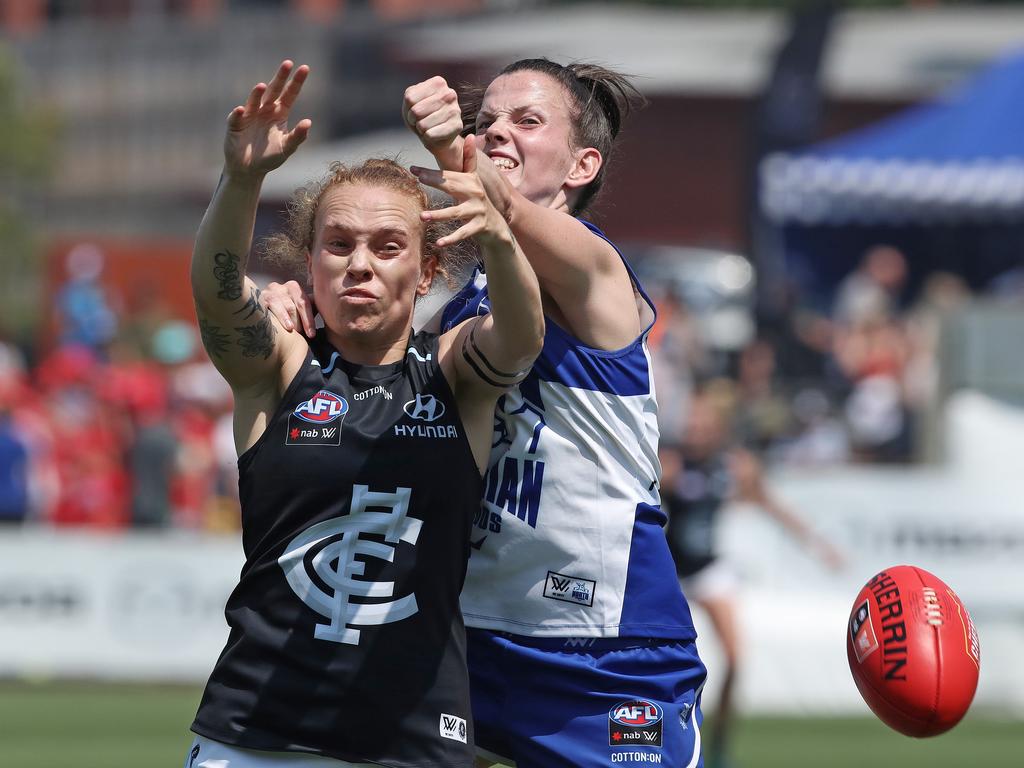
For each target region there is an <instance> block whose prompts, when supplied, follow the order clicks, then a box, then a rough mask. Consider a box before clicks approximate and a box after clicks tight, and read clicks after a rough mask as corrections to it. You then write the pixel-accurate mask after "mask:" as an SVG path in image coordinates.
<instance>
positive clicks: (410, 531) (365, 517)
mask: <svg viewBox="0 0 1024 768" xmlns="http://www.w3.org/2000/svg"><path fill="white" fill-rule="evenodd" d="M411 495H412V491H411V490H410V489H409V488H397V489H396V490H395V492H394V493H380V492H375V491H370V489H369V488H368V487H367V486H365V485H357V486H354V487H353V489H352V504H351V512H350V513H349V514H348V515H345V516H344V517H336V518H333V519H331V520H324V521H323V522H322V523H317V524H316V525H314V526H311V527H310V528H307V529H306V530H305V531H303V532H302V533H301V534H299V535H298V536H296V537H295V538H294V539H292V540H291V541H290V542H289V543H288V546H287V547H285V552H284V554H283V555H281V557H279V558H278V560H277V562H278V565H280V566H281V568H282V569H283V570H284V575H285V578H286V579H287V580H288V585H289V586H290V587H291V588H292V590H293V591H294V592H295V594H296V595H298V596H299V598H300V599H301V600H302V602H304V603H305V604H306V605H308V606H309V607H310V608H312V609H313V610H314V611H316V612H317V613H319V614H320V615H321V616H324V617H326V618H327V619H329V620H330V621H329V622H328V623H327V624H317V625H316V629H315V630H314V631H313V636H314V637H315V638H317V639H318V640H328V641H330V642H334V643H346V644H348V645H358V644H359V637H360V631H359V630H358V629H355V628H354V627H360V626H374V625H380V624H391V623H393V622H396V621H401V620H402V619H407V618H409V617H410V616H413V615H414V614H416V612H417V611H418V610H419V606H418V605H417V603H416V594H415V593H410V594H408V595H404V596H402V597H399V598H396V599H394V600H386V601H382V600H379V598H388V597H394V592H395V583H394V582H390V581H368V580H365V579H358V578H355V577H357V576H362V575H363V573H364V572H365V570H366V563H365V562H364V560H363V559H359V560H357V559H356V557H357V556H359V557H361V558H364V559H365V558H367V557H375V558H379V559H381V560H386V561H388V562H394V558H395V550H396V548H397V547H398V542H399V541H404V542H406V543H408V544H413V545H415V544H416V540H417V539H418V538H419V535H420V527H421V526H422V525H423V522H422V521H421V520H417V519H416V518H414V517H408V516H407V515H406V513H407V512H408V509H409V499H410V497H411ZM371 507H372V508H373V509H386V510H388V511H386V512H371V511H369V509H370V508H371ZM363 534H376V536H377V538H376V539H364V538H362V535H363ZM381 536H383V538H384V540H383V541H381V540H380V538H379V537H381ZM314 575H315V577H316V578H314ZM325 587H326V588H325ZM366 597H372V598H375V599H377V600H378V601H377V602H373V603H365V602H358V598H366Z"/></svg>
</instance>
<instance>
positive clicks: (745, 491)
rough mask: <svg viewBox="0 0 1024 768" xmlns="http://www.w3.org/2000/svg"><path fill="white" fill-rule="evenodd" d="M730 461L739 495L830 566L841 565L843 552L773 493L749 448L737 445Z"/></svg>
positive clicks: (739, 497)
mask: <svg viewBox="0 0 1024 768" xmlns="http://www.w3.org/2000/svg"><path fill="white" fill-rule="evenodd" d="M729 465H730V469H731V470H732V474H733V477H734V478H735V480H736V499H737V500H738V501H749V502H752V503H753V504H755V505H757V507H758V508H759V509H761V510H762V511H764V512H765V513H767V514H768V515H770V516H771V517H773V518H775V519H776V520H777V521H778V522H779V523H781V524H782V526H783V527H784V528H785V529H786V530H787V531H788V532H789V533H790V534H791V535H792V536H794V537H795V538H796V539H797V540H798V541H800V543H801V544H803V545H804V546H805V547H807V548H808V549H809V550H811V551H812V552H813V553H814V554H815V555H816V556H817V557H818V558H820V559H821V560H822V562H824V563H825V564H826V565H827V566H828V567H829V568H833V569H837V568H841V567H842V566H843V564H844V563H845V558H844V557H843V555H842V553H841V552H840V551H839V550H838V549H836V548H835V547H834V546H833V545H832V543H831V542H830V541H828V539H826V538H824V537H823V536H821V535H820V534H818V532H817V531H815V530H814V529H813V528H811V527H810V526H809V525H807V524H806V523H805V522H804V521H803V520H801V519H800V518H799V517H797V516H796V515H794V514H793V513H792V512H791V511H790V510H789V509H788V508H787V507H786V506H785V505H784V504H783V503H782V502H781V501H780V500H779V499H778V498H777V497H776V496H775V494H774V493H772V492H771V491H770V490H769V488H768V485H767V483H765V480H764V471H763V469H762V467H761V462H760V461H759V460H758V459H757V457H756V456H754V454H752V453H750V452H749V451H746V450H743V449H738V450H734V451H733V452H732V453H731V454H730V455H729Z"/></svg>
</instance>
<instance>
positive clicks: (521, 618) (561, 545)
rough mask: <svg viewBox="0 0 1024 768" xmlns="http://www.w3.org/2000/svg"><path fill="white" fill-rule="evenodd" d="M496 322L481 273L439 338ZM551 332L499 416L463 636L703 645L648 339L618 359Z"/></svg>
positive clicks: (450, 311)
mask: <svg viewBox="0 0 1024 768" xmlns="http://www.w3.org/2000/svg"><path fill="white" fill-rule="evenodd" d="M583 223H584V224H585V225H586V226H587V227H588V228H589V229H590V230H591V231H593V233H594V234H595V235H596V236H598V237H601V238H603V239H605V240H607V238H606V237H605V235H604V234H603V233H602V232H601V231H600V230H599V229H598V228H597V227H595V226H593V225H592V224H590V223H588V222H583ZM609 242H610V241H609ZM612 245H613V247H614V244H612ZM623 263H625V261H624V262H623ZM626 268H627V270H629V266H628V264H627V265H626ZM629 271H630V275H631V277H632V278H633V281H634V283H635V285H636V287H637V291H638V292H639V293H640V296H641V297H642V298H643V300H644V301H646V302H647V303H648V304H649V305H651V309H652V310H653V309H654V307H653V304H652V303H651V301H650V299H649V298H648V297H647V295H646V294H645V293H644V292H643V289H642V288H641V287H640V285H639V283H638V282H637V281H636V277H635V275H633V272H632V270H629ZM488 311H489V306H488V299H487V288H486V279H485V276H484V275H482V274H480V273H479V272H477V273H476V274H474V276H473V278H472V279H471V280H470V282H469V283H467V285H466V286H465V287H464V288H463V289H462V290H461V291H460V292H459V293H457V294H456V295H455V296H454V297H453V298H452V299H451V301H450V302H449V303H448V305H447V307H446V308H445V311H444V315H443V319H442V323H443V329H444V330H448V329H450V328H451V327H453V326H454V325H457V324H458V323H460V322H462V321H463V320H466V319H467V318H469V317H473V316H477V315H482V314H486V313H487V312H488ZM546 322H547V331H546V334H545V337H544V348H543V350H542V351H541V353H540V357H538V359H537V361H536V363H534V366H533V370H532V372H531V373H530V375H529V376H528V377H527V378H526V379H525V380H524V381H523V382H522V383H521V384H520V385H519V386H518V388H516V389H513V390H511V391H509V392H508V393H507V394H506V395H504V396H503V397H502V398H501V399H500V400H499V402H498V407H497V409H496V412H495V432H494V441H493V446H492V450H491V457H490V461H489V468H488V471H487V476H486V478H485V491H484V500H483V503H482V506H481V509H480V512H479V514H478V515H477V516H476V520H475V527H474V529H473V533H472V538H471V543H472V546H473V551H472V554H471V557H470V561H469V573H468V575H467V578H466V584H465V587H464V588H463V592H462V601H461V602H462V611H463V615H464V617H465V621H466V625H467V626H470V627H479V628H482V629H492V630H498V631H504V632H511V633H514V634H519V635H532V636H551V637H557V636H579V637H664V638H677V639H687V638H693V637H695V632H694V630H693V623H692V620H691V618H690V611H689V608H688V606H687V604H686V600H685V599H684V598H683V595H682V593H681V592H680V590H679V585H678V581H677V579H676V572H675V566H674V565H673V562H672V557H671V555H670V553H669V549H668V544H667V542H666V539H665V534H664V525H665V522H666V518H665V515H664V514H663V513H662V511H661V508H660V498H659V494H658V483H659V481H660V474H661V465H660V463H659V461H658V426H657V403H656V401H655V393H654V383H653V375H652V371H651V358H650V354H649V351H648V349H647V334H648V332H649V331H650V327H649V326H648V328H646V329H644V331H643V332H642V333H641V334H640V336H638V337H637V338H636V339H635V340H634V341H633V343H631V344H630V345H628V346H627V347H624V348H623V349H619V350H616V351H611V352H609V351H604V350H598V349H592V348H590V347H587V346H585V345H584V344H582V343H581V342H580V341H579V340H577V339H575V338H573V337H572V336H571V335H570V334H569V333H568V332H567V331H566V330H564V329H562V328H560V327H559V326H558V325H556V324H555V323H554V322H552V321H551V320H550V319H547V321H546Z"/></svg>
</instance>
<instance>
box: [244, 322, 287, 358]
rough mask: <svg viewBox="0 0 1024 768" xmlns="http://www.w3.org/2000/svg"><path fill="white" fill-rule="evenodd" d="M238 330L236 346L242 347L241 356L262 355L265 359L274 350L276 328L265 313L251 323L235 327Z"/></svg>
mask: <svg viewBox="0 0 1024 768" xmlns="http://www.w3.org/2000/svg"><path fill="white" fill-rule="evenodd" d="M235 330H236V331H238V346H240V347H241V348H242V357H262V358H263V359H264V360H266V359H267V358H268V357H270V353H271V352H273V351H274V336H275V335H276V334H277V329H276V328H274V324H273V323H272V322H271V321H270V318H269V317H268V316H267V315H262V316H261V318H260V319H259V320H258V321H256V322H255V323H254V324H252V325H244V326H242V327H240V328H235Z"/></svg>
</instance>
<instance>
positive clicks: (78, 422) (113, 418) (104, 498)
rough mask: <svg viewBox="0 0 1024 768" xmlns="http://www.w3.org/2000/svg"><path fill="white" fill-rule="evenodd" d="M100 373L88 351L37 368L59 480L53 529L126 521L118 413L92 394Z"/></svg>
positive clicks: (58, 354) (62, 351) (63, 352)
mask: <svg viewBox="0 0 1024 768" xmlns="http://www.w3.org/2000/svg"><path fill="white" fill-rule="evenodd" d="M100 374H101V366H100V363H99V361H98V359H97V358H96V353H95V352H93V351H91V350H89V349H87V348H86V347H63V348H59V349H57V350H56V351H55V352H53V353H52V354H51V355H49V356H48V357H47V358H46V359H44V360H43V362H42V363H41V365H40V367H39V370H38V380H39V383H40V385H41V387H42V390H43V398H44V399H43V403H44V414H45V415H46V417H47V420H48V422H49V423H50V424H51V426H52V429H53V437H54V456H55V458H56V464H57V473H58V477H59V481H60V492H59V496H58V499H57V502H56V506H55V508H54V510H53V516H52V522H54V523H55V524H57V525H88V526H95V527H100V528H117V527H121V526H124V525H125V524H126V523H127V522H128V491H129V479H128V474H127V471H126V470H125V467H124V445H123V436H122V434H121V432H120V429H119V427H120V424H119V422H120V415H119V414H118V413H117V411H116V409H115V408H109V407H107V406H106V404H105V403H103V402H102V401H101V400H100V399H99V398H98V397H97V395H96V382H97V380H98V376H99V375H100Z"/></svg>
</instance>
